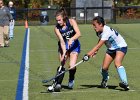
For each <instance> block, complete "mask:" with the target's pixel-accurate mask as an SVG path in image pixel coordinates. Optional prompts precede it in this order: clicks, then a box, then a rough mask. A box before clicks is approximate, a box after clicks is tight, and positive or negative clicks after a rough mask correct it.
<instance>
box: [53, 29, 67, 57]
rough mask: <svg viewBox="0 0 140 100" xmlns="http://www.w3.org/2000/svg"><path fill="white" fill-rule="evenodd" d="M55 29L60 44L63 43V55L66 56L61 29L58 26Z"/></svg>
mask: <svg viewBox="0 0 140 100" xmlns="http://www.w3.org/2000/svg"><path fill="white" fill-rule="evenodd" d="M54 31H55V34H56V36H57V37H58V39H59V41H60V45H61V48H62V51H63V54H62V57H64V56H65V53H66V46H65V42H64V39H63V37H62V35H61V33H60V32H59V30H58V29H57V28H56V27H55V29H54Z"/></svg>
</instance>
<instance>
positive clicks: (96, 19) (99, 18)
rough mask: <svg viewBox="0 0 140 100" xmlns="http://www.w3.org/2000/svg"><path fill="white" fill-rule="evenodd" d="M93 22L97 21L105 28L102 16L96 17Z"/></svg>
mask: <svg viewBox="0 0 140 100" xmlns="http://www.w3.org/2000/svg"><path fill="white" fill-rule="evenodd" d="M93 21H97V23H99V24H102V25H103V26H104V25H105V21H104V18H103V17H101V16H96V17H94V18H93Z"/></svg>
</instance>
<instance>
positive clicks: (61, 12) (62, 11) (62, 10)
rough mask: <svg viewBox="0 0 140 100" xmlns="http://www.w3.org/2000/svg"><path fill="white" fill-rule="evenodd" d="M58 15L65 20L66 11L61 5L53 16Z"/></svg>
mask: <svg viewBox="0 0 140 100" xmlns="http://www.w3.org/2000/svg"><path fill="white" fill-rule="evenodd" d="M59 15H61V16H62V17H63V20H64V21H66V19H67V18H68V16H67V12H66V10H65V9H64V8H63V7H62V8H60V9H59V10H58V11H57V12H56V14H55V17H57V16H59Z"/></svg>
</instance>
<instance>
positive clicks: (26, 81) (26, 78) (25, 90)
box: [23, 28, 30, 100]
mask: <svg viewBox="0 0 140 100" xmlns="http://www.w3.org/2000/svg"><path fill="white" fill-rule="evenodd" d="M29 40H30V29H29V28H28V35H27V47H26V61H25V73H24V85H23V100H28V99H29V98H28V88H29V71H28V70H26V69H29Z"/></svg>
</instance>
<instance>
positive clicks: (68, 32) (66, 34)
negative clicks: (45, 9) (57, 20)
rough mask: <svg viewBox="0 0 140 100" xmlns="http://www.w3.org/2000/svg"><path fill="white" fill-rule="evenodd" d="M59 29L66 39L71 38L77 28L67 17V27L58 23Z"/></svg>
mask: <svg viewBox="0 0 140 100" xmlns="http://www.w3.org/2000/svg"><path fill="white" fill-rule="evenodd" d="M56 27H57V29H59V31H60V33H61V35H62V37H63V39H64V41H65V40H69V39H70V38H71V37H73V36H74V35H75V30H74V29H73V27H72V26H71V24H70V22H69V19H66V28H65V29H62V26H60V25H59V24H57V25H56Z"/></svg>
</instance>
